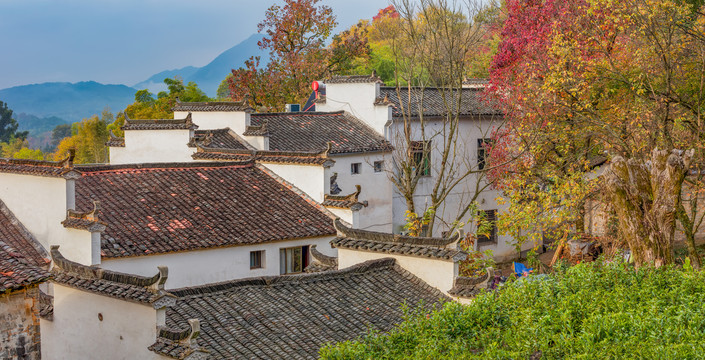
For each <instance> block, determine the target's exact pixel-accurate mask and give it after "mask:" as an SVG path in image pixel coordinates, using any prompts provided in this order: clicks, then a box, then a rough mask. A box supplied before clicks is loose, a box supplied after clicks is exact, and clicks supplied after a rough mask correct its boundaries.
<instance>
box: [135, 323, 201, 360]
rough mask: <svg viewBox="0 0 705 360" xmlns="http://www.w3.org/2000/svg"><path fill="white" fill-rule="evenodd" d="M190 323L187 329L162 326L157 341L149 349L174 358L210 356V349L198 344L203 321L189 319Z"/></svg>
mask: <svg viewBox="0 0 705 360" xmlns="http://www.w3.org/2000/svg"><path fill="white" fill-rule="evenodd" d="M188 325H189V327H188V328H186V329H185V330H172V329H169V328H167V327H165V326H160V327H159V328H158V330H159V332H158V334H157V341H156V342H155V343H154V344H152V345H151V346H149V350H151V351H153V352H155V353H157V354H160V355H164V356H167V357H171V358H174V359H189V360H191V359H194V360H195V359H207V358H209V355H208V354H210V351H208V350H206V349H204V348H203V347H201V346H200V345H199V344H198V337H199V336H200V334H201V322H200V321H199V320H198V319H188Z"/></svg>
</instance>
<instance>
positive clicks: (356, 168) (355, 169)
mask: <svg viewBox="0 0 705 360" xmlns="http://www.w3.org/2000/svg"><path fill="white" fill-rule="evenodd" d="M360 165H362V164H361V163H352V164H350V173H351V174H353V175H355V174H359V173H360V168H361V166H360Z"/></svg>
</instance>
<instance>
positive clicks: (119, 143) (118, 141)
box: [105, 129, 125, 147]
mask: <svg viewBox="0 0 705 360" xmlns="http://www.w3.org/2000/svg"><path fill="white" fill-rule="evenodd" d="M108 134H109V135H110V139H109V140H108V141H106V142H105V146H109V147H125V138H124V137H119V136H116V135H115V133H113V129H110V130H109V131H108Z"/></svg>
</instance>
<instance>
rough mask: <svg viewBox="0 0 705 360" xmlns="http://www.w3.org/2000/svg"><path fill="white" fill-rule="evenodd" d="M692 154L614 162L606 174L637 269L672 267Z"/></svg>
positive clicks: (657, 154) (655, 152)
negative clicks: (643, 266)
mask: <svg viewBox="0 0 705 360" xmlns="http://www.w3.org/2000/svg"><path fill="white" fill-rule="evenodd" d="M692 157H693V150H688V151H685V152H683V151H679V150H672V151H668V150H658V149H654V150H653V151H652V152H651V159H650V161H640V160H637V159H634V158H632V159H629V160H625V159H624V158H622V157H621V156H616V157H615V158H614V159H612V164H611V165H610V168H609V169H608V171H607V172H606V174H605V176H606V179H607V189H608V191H609V192H610V195H611V197H612V203H613V205H614V208H615V211H616V213H617V217H618V218H619V227H620V229H619V231H620V234H621V235H622V237H623V238H624V239H625V240H626V242H627V244H628V245H629V248H630V250H631V252H632V258H633V259H634V263H635V264H636V265H637V266H641V265H645V264H651V265H654V266H661V265H665V264H670V263H673V240H674V236H675V229H676V213H677V212H678V208H679V205H680V195H681V188H682V186H683V181H684V180H685V175H686V172H687V170H688V168H689V167H690V161H691V159H692Z"/></svg>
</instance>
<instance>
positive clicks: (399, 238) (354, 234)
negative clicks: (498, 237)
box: [333, 218, 460, 247]
mask: <svg viewBox="0 0 705 360" xmlns="http://www.w3.org/2000/svg"><path fill="white" fill-rule="evenodd" d="M333 225H334V226H335V229H336V230H337V231H338V233H340V234H342V235H343V236H345V237H348V238H353V239H360V240H370V241H379V242H388V243H402V244H408V245H421V246H433V247H452V246H453V244H456V243H457V242H458V240H459V239H460V235H459V234H458V233H455V234H454V235H453V236H452V237H450V238H437V237H414V236H405V235H397V234H391V233H382V232H376V231H369V230H360V229H353V228H350V227H348V226H346V225H345V224H343V222H342V221H341V220H340V218H337V219H336V220H335V221H334V222H333Z"/></svg>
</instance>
